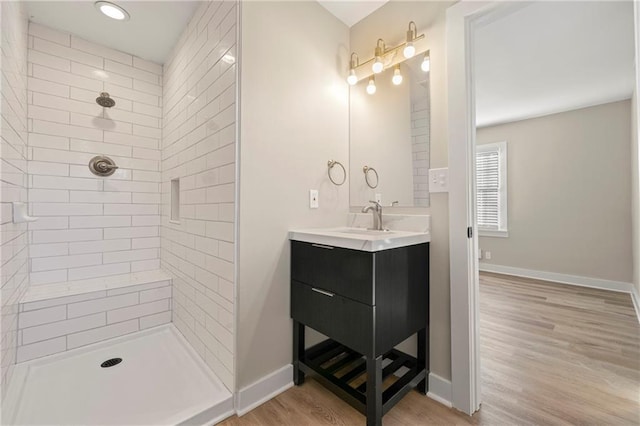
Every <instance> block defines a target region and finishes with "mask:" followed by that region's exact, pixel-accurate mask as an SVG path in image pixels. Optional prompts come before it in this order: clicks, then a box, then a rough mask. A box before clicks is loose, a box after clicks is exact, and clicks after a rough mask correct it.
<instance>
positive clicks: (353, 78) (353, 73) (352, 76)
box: [347, 68, 358, 86]
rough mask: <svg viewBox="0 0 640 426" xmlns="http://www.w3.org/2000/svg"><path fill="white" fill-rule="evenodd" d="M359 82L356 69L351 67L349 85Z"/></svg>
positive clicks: (348, 78)
mask: <svg viewBox="0 0 640 426" xmlns="http://www.w3.org/2000/svg"><path fill="white" fill-rule="evenodd" d="M357 82H358V76H356V70H354V69H353V68H351V69H350V70H349V76H348V77H347V83H349V85H351V86H353V85H354V84H356V83H357Z"/></svg>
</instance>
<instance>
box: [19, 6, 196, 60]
mask: <svg viewBox="0 0 640 426" xmlns="http://www.w3.org/2000/svg"><path fill="white" fill-rule="evenodd" d="M112 3H117V4H118V5H120V6H121V7H123V8H124V9H125V10H126V11H127V12H129V15H130V16H131V19H130V20H128V21H116V20H113V19H110V18H107V17H106V16H104V15H103V14H102V13H100V12H99V11H98V10H97V9H96V8H95V6H94V2H93V1H27V2H26V5H27V11H28V13H29V16H30V20H31V21H33V22H37V23H39V24H42V25H46V26H48V27H52V28H55V29H58V30H61V31H65V32H69V33H72V34H75V35H78V36H80V37H82V38H84V39H86V40H90V41H93V42H95V43H99V44H102V45H104V46H108V47H111V48H113V49H117V50H120V51H122V52H126V53H130V54H132V55H135V56H138V57H140V58H142V59H146V60H149V61H152V62H156V63H158V64H163V63H164V62H165V60H166V59H167V58H168V56H169V54H170V53H171V49H172V48H173V46H174V45H175V44H176V42H177V41H178V38H179V37H180V35H181V34H182V31H183V30H184V29H185V27H186V26H187V24H188V23H189V20H190V19H191V17H192V16H193V13H194V12H195V10H196V8H197V7H198V5H199V4H200V3H199V2H196V1H183V0H176V1H117V0H116V1H112Z"/></svg>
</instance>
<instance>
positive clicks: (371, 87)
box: [367, 76, 376, 95]
mask: <svg viewBox="0 0 640 426" xmlns="http://www.w3.org/2000/svg"><path fill="white" fill-rule="evenodd" d="M367 93H368V94H370V95H373V94H374V93H376V80H375V78H374V77H373V76H372V77H371V78H370V79H369V84H367Z"/></svg>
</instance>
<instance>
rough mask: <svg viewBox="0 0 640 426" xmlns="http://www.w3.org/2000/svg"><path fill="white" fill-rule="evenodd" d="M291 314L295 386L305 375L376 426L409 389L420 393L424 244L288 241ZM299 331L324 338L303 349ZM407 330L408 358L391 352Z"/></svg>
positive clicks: (425, 317)
mask: <svg viewBox="0 0 640 426" xmlns="http://www.w3.org/2000/svg"><path fill="white" fill-rule="evenodd" d="M291 317H292V318H293V368H294V382H295V384H296V385H300V384H302V383H303V382H304V377H305V374H313V375H314V378H316V379H317V380H318V381H320V382H321V383H322V384H323V385H325V386H326V387H328V388H329V389H331V390H332V391H333V392H335V393H336V394H338V395H339V396H340V397H341V398H343V399H344V400H346V401H347V402H348V403H350V404H351V405H352V406H354V407H355V408H356V409H358V410H360V411H361V412H362V413H363V414H365V415H366V417H367V425H381V424H382V416H383V415H384V414H385V413H386V412H387V411H389V410H390V409H391V407H393V405H395V404H396V403H397V402H398V401H399V400H400V399H401V398H402V396H404V395H405V394H406V393H407V392H409V391H410V390H411V389H412V388H414V387H417V388H418V390H419V391H420V392H422V393H426V391H427V381H428V374H429V356H428V354H429V351H428V344H429V243H421V244H415V245H409V246H404V247H398V248H391V249H387V250H380V251H373V252H370V251H361V250H353V249H346V248H340V247H334V246H329V245H323V244H314V243H309V242H301V241H291ZM305 327H311V328H313V329H315V330H317V331H319V332H320V333H322V334H324V335H326V336H328V337H329V339H327V340H325V341H323V342H321V343H319V344H317V345H315V346H313V347H311V348H305ZM414 333H417V337H418V339H417V341H418V347H417V356H416V357H413V356H410V355H408V354H406V353H403V352H401V351H399V350H397V349H394V346H396V345H398V344H399V343H401V342H402V341H404V340H405V339H407V338H408V337H409V336H411V335H413V334H414ZM402 367H404V368H402ZM394 373H396V374H395V375H394ZM400 373H403V374H402V375H400V376H398V374H400Z"/></svg>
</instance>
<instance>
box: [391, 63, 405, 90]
mask: <svg viewBox="0 0 640 426" xmlns="http://www.w3.org/2000/svg"><path fill="white" fill-rule="evenodd" d="M391 82H392V83H393V84H395V85H396V86H397V85H399V84H400V83H402V74H400V64H398V65H396V68H395V69H394V70H393V77H391Z"/></svg>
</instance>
